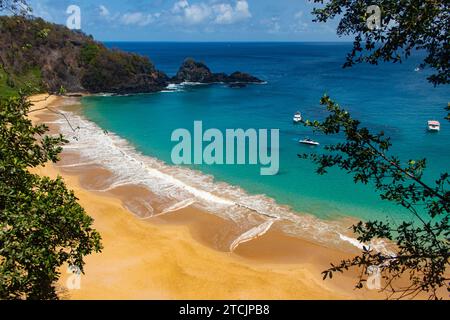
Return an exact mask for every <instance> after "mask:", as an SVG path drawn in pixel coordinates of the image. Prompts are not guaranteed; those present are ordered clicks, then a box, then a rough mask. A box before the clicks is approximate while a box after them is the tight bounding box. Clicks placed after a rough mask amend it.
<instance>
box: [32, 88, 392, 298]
mask: <svg viewBox="0 0 450 320" xmlns="http://www.w3.org/2000/svg"><path fill="white" fill-rule="evenodd" d="M64 99H67V98H63V97H56V96H50V97H47V96H46V95H38V96H34V97H32V98H31V101H39V102H35V103H34V106H33V107H32V110H37V109H39V111H36V112H32V113H31V114H30V118H31V119H32V120H33V121H35V122H46V121H48V120H49V119H52V118H54V117H61V116H60V115H58V114H55V113H54V112H52V111H50V110H48V109H46V107H50V108H51V110H53V111H55V110H57V109H58V108H59V106H60V105H61V104H62V102H63V101H64ZM71 99H73V98H71ZM49 127H50V129H51V131H52V132H57V130H58V127H57V126H56V125H53V124H51V125H49ZM76 157H77V154H76V153H70V152H64V153H63V155H62V159H61V162H62V163H64V162H65V161H74V160H76ZM33 171H34V172H36V173H38V174H40V175H45V176H50V177H56V176H57V175H61V176H62V177H63V178H64V180H65V182H66V184H67V186H68V187H69V188H70V189H72V190H74V192H75V194H76V195H77V197H78V198H79V202H80V204H81V205H82V206H83V207H84V208H85V210H86V212H87V213H88V214H89V215H90V216H91V217H93V218H94V219H95V223H94V227H95V228H96V229H97V230H98V231H99V233H100V234H101V236H102V243H103V246H104V249H103V252H102V253H99V254H95V255H91V256H89V257H87V258H86V267H85V275H83V276H82V278H81V283H80V289H77V290H69V289H68V288H67V286H66V280H67V278H68V277H69V276H70V274H69V273H67V268H66V267H65V268H63V269H62V270H61V274H62V276H61V280H60V282H59V284H58V285H59V292H60V296H61V298H63V299H355V298H356V299H366V298H384V296H382V295H377V294H376V292H373V291H368V290H366V289H362V290H354V285H355V284H356V274H353V273H349V274H346V275H345V276H338V277H337V278H336V279H333V280H327V281H323V280H322V275H321V271H323V270H324V269H326V268H327V267H328V266H329V263H330V262H334V263H337V262H339V261H340V260H341V259H342V258H347V257H350V256H351V255H350V254H348V253H345V252H343V251H339V250H336V249H331V248H327V247H325V246H322V245H319V244H315V243H313V242H310V241H307V240H303V239H300V238H294V237H290V236H288V235H286V234H285V233H283V232H282V231H281V228H280V227H279V226H278V225H275V224H274V225H273V226H272V227H271V228H270V229H269V230H268V231H267V232H266V233H264V234H263V235H261V236H260V237H258V238H256V239H252V240H251V241H247V242H244V243H241V244H240V245H239V246H238V247H237V248H236V249H235V250H234V251H233V252H230V251H229V250H228V249H229V240H230V239H232V238H233V237H235V236H236V234H235V230H234V226H233V224H232V223H231V222H230V221H228V220H225V219H222V218H220V217H218V216H215V215H213V214H210V213H208V212H203V211H201V210H198V209H196V208H193V207H191V206H186V207H184V208H182V209H179V210H174V211H172V212H170V213H168V214H165V215H163V216H158V217H154V218H150V219H148V218H146V219H142V217H139V215H137V214H136V212H137V211H134V212H132V211H131V210H129V209H130V208H131V207H133V208H136V205H142V202H136V201H134V202H133V199H137V198H139V199H148V201H149V202H151V205H152V206H158V204H159V203H160V202H161V201H163V200H162V199H160V198H158V197H157V196H156V195H154V194H152V193H151V192H149V191H148V190H146V189H145V188H143V187H142V186H138V185H136V186H125V187H120V188H116V189H114V190H111V191H109V192H97V191H89V190H92V189H93V188H92V186H95V185H101V184H102V181H103V180H104V179H107V178H108V176H109V175H110V173H109V172H108V171H107V170H105V169H104V168H101V167H99V166H96V165H90V166H85V167H76V168H71V169H64V168H61V167H58V165H54V164H48V165H46V166H45V167H42V168H35V169H33ZM224 244H227V245H224Z"/></svg>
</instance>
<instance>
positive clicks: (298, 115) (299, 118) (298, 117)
mask: <svg viewBox="0 0 450 320" xmlns="http://www.w3.org/2000/svg"><path fill="white" fill-rule="evenodd" d="M302 119H303V118H302V114H301V113H300V112H299V111H297V113H296V114H295V115H294V118H293V119H292V120H293V121H294V123H300V122H302Z"/></svg>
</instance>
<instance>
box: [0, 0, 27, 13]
mask: <svg viewBox="0 0 450 320" xmlns="http://www.w3.org/2000/svg"><path fill="white" fill-rule="evenodd" d="M2 11H7V12H10V13H13V14H22V15H26V14H29V13H30V12H31V8H30V7H29V6H28V4H27V1H26V0H0V12H2Z"/></svg>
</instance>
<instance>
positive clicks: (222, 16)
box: [214, 0, 252, 24]
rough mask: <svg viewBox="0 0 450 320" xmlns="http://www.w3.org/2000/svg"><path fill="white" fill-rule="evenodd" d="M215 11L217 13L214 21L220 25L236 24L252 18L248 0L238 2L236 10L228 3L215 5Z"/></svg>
mask: <svg viewBox="0 0 450 320" xmlns="http://www.w3.org/2000/svg"><path fill="white" fill-rule="evenodd" d="M214 10H215V12H216V13H217V16H216V18H215V20H214V21H215V22H216V23H218V24H230V23H235V22H238V21H242V20H245V19H248V18H251V17H252V14H251V13H250V10H249V5H248V2H247V1H246V0H238V1H237V2H236V5H235V7H234V8H233V7H232V6H231V5H230V4H228V3H225V4H224V3H221V4H218V5H215V6H214Z"/></svg>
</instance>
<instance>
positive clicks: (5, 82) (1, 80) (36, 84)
mask: <svg viewBox="0 0 450 320" xmlns="http://www.w3.org/2000/svg"><path fill="white" fill-rule="evenodd" d="M20 91H22V92H24V93H27V94H33V93H39V92H42V91H43V84H42V75H41V71H40V70H39V69H38V68H31V69H29V70H28V71H27V72H25V73H22V74H13V75H11V74H8V73H7V72H6V71H5V70H4V69H3V68H1V67H0V99H1V98H7V97H11V96H17V95H18V94H19V92H20Z"/></svg>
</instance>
